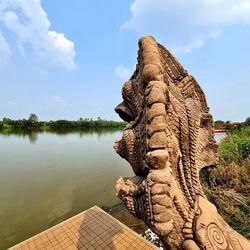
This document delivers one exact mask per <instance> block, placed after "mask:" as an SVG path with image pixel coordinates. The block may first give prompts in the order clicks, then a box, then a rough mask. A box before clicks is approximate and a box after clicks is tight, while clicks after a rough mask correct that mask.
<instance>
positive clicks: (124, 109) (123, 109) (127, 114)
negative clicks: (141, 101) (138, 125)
mask: <svg viewBox="0 0 250 250" xmlns="http://www.w3.org/2000/svg"><path fill="white" fill-rule="evenodd" d="M115 112H116V113H117V114H118V115H119V116H120V117H121V119H123V120H124V121H126V122H131V121H132V120H133V114H132V112H131V111H130V109H129V107H128V106H127V105H126V104H125V103H124V102H122V103H120V104H119V105H118V106H117V107H116V108H115Z"/></svg>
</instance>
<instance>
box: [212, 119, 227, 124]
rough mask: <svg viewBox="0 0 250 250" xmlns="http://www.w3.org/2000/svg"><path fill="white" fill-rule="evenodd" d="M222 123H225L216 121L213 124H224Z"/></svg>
mask: <svg viewBox="0 0 250 250" xmlns="http://www.w3.org/2000/svg"><path fill="white" fill-rule="evenodd" d="M224 123H225V122H224V121H222V120H217V121H215V122H214V124H224Z"/></svg>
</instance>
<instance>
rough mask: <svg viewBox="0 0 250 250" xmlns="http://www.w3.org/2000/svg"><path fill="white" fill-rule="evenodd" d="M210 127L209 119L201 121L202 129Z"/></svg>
mask: <svg viewBox="0 0 250 250" xmlns="http://www.w3.org/2000/svg"><path fill="white" fill-rule="evenodd" d="M207 126H208V120H207V119H201V122H200V127H201V128H206V127H207Z"/></svg>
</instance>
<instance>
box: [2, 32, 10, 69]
mask: <svg viewBox="0 0 250 250" xmlns="http://www.w3.org/2000/svg"><path fill="white" fill-rule="evenodd" d="M10 56H11V49H10V46H9V44H8V43H7V41H6V39H5V38H4V36H3V34H2V32H1V30H0V66H3V65H6V64H7V63H8V61H9V58H10Z"/></svg>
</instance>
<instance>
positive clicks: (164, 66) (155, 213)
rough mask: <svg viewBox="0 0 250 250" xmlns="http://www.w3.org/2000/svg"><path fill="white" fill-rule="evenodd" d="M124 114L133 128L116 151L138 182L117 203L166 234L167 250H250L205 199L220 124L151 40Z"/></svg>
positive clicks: (128, 87) (121, 190)
mask: <svg viewBox="0 0 250 250" xmlns="http://www.w3.org/2000/svg"><path fill="white" fill-rule="evenodd" d="M122 97H123V102H122V103H121V104H120V105H118V106H117V107H116V109H115V110H116V112H117V113H118V114H119V115H120V117H121V118H122V119H124V120H125V121H127V122H129V124H128V125H127V126H126V127H125V129H124V131H123V136H122V139H121V140H118V141H116V142H115V145H114V148H115V150H116V152H117V153H118V154H119V155H120V156H121V157H123V158H125V159H126V160H127V161H128V162H129V163H130V165H131V166H132V168H133V171H134V173H135V174H136V176H135V177H132V178H120V179H119V180H118V181H117V183H116V192H117V196H118V197H119V198H120V199H121V200H122V201H123V202H124V203H125V205H126V207H127V208H128V209H129V211H130V212H131V213H132V214H134V215H135V216H136V217H138V218H140V219H142V220H144V221H145V222H146V223H147V225H148V226H149V227H150V228H151V229H152V231H153V232H155V233H156V234H157V235H159V237H160V239H161V240H162V242H163V244H164V246H165V248H166V249H190V250H191V249H192V250H193V249H250V244H249V242H248V241H247V240H246V239H245V238H244V237H242V236H241V235H239V234H238V233H236V232H235V231H234V230H233V229H232V228H230V227H229V226H228V225H227V224H226V223H225V221H224V220H223V219H222V217H221V216H220V215H219V214H218V212H217V209H216V208H215V206H214V205H213V204H211V203H210V202H209V201H208V200H207V199H206V197H205V195H204V193H203V191H202V188H201V184H200V178H199V172H200V170H201V169H202V168H204V167H209V166H212V165H215V164H217V163H218V156H217V145H216V143H215V140H214V132H213V120H212V116H211V115H210V114H209V108H208V106H207V102H206V98H205V95H204V93H203V91H202V89H201V87H200V86H199V85H198V83H197V81H196V80H195V78H194V77H193V76H191V75H189V74H188V72H187V71H186V70H185V69H184V68H183V67H182V66H181V65H180V63H179V62H178V61H177V60H176V59H175V58H174V57H173V55H171V53H170V52H169V51H168V50H167V49H165V48H164V47H163V46H162V45H160V44H158V43H157V42H156V41H155V39H154V38H153V37H151V36H148V37H142V38H141V39H140V40H139V51H138V64H137V66H136V70H135V72H134V73H133V75H132V77H131V78H130V79H129V80H128V81H127V82H126V83H125V84H124V85H123V88H122Z"/></svg>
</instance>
